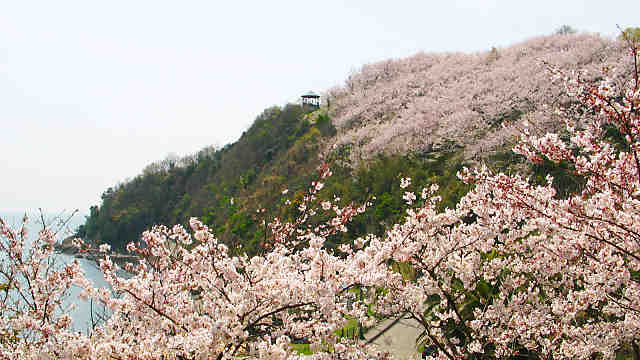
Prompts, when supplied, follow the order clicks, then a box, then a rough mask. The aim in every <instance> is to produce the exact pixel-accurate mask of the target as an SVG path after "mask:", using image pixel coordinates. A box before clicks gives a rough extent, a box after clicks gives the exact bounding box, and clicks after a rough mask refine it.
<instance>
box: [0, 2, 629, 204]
mask: <svg viewBox="0 0 640 360" xmlns="http://www.w3.org/2000/svg"><path fill="white" fill-rule="evenodd" d="M638 14H640V1H633V0H625V1H614V0H609V1H602V0H598V1H568V0H553V1H541V0H538V1H519V0H504V1H501V0H493V1H482V0H461V1H426V0H424V1H399V0H398V1H390V0H384V1H373V0H367V1H344V2H340V1H327V0H322V1H277V0H269V1H239V0H233V1H214V0H209V1H173V2H168V1H157V0H156V1H134V0H128V1H119V0H110V1H89V0H82V1H64V0H57V1H28V0H25V1H22V0H21V1H10V0H0V211H19V210H24V209H33V208H37V207H42V208H44V209H45V210H47V211H52V212H53V211H58V210H60V209H76V208H77V209H80V211H81V212H83V213H87V212H88V208H89V206H90V205H95V204H99V201H100V194H101V193H102V192H103V191H104V190H105V189H106V188H107V187H109V186H113V185H114V184H116V183H117V182H120V181H123V180H125V179H126V178H131V177H134V176H135V175H137V174H139V173H140V172H141V171H142V169H143V168H144V167H145V166H146V165H147V164H149V163H151V162H153V161H156V160H160V159H162V158H164V157H165V156H166V155H167V154H169V153H177V154H179V155H185V154H190V153H194V152H196V151H198V150H199V149H201V148H202V147H204V146H208V145H224V144H226V143H229V142H232V141H235V140H236V139H237V138H238V137H239V136H240V135H241V134H242V131H244V130H245V129H247V128H248V126H249V125H250V124H251V123H252V122H253V119H254V118H255V117H256V116H257V115H258V114H259V113H260V112H261V111H262V110H263V109H264V108H266V107H269V106H271V105H281V104H284V103H285V102H287V101H295V100H296V99H297V97H298V96H299V95H300V94H302V93H303V92H306V91H308V90H314V91H316V92H322V91H324V90H326V89H328V88H330V87H333V86H335V85H339V84H341V83H343V81H344V79H345V78H346V76H347V75H348V74H349V72H351V71H353V70H356V69H358V68H359V67H361V66H362V65H363V64H365V63H368V62H373V61H377V60H383V59H387V58H399V57H405V56H409V55H412V54H414V53H416V52H418V51H479V50H487V49H489V48H491V47H492V46H496V47H501V46H502V47H504V46H508V45H510V44H513V43H515V42H518V41H522V40H524V39H527V38H530V37H533V36H536V35H542V34H550V33H552V32H553V31H554V30H555V29H557V28H558V27H560V26H561V25H563V24H568V25H571V26H573V27H575V28H577V29H579V30H582V31H587V32H597V33H601V34H603V35H606V36H611V37H613V36H615V34H616V32H617V29H616V24H620V25H621V26H622V27H627V26H639V25H640V24H638V23H637V21H638ZM634 22H635V23H634Z"/></svg>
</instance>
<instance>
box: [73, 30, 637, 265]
mask: <svg viewBox="0 0 640 360" xmlns="http://www.w3.org/2000/svg"><path fill="white" fill-rule="evenodd" d="M544 61H546V62H548V63H550V64H553V65H554V66H556V67H559V68H561V69H563V70H566V71H570V70H572V69H575V68H577V67H579V68H581V69H589V70H592V71H593V74H585V75H583V76H588V77H595V76H597V74H598V73H599V71H600V69H601V68H602V66H603V65H604V64H608V65H609V66H611V67H612V70H611V71H612V72H613V73H614V74H615V73H616V72H623V71H625V70H628V69H630V66H629V64H628V62H629V61H630V59H629V57H628V56H627V53H626V51H625V50H624V46H623V45H622V44H619V43H618V42H615V41H611V40H607V39H604V38H601V37H598V36H595V35H570V36H567V35H564V36H561V35H555V36H547V37H539V38H535V39H532V40H529V41H526V42H523V43H521V44H517V45H514V46H512V47H509V48H505V49H492V50H491V51H487V52H481V53H474V54H462V53H450V54H424V53H423V54H417V55H415V56H412V57H410V58H406V59H398V60H389V61H383V62H379V63H374V64H370V65H366V66H364V67H363V68H362V69H361V70H360V71H358V72H356V73H354V74H352V75H351V76H350V77H349V78H348V79H347V80H346V82H345V84H344V86H340V87H337V88H334V89H332V90H330V91H329V92H328V93H327V95H326V98H327V100H328V103H329V106H328V108H327V107H324V108H323V109H321V110H320V111H318V112H316V113H314V114H312V115H310V116H305V114H304V113H303V112H302V109H301V108H300V106H298V105H293V104H290V105H287V106H284V107H272V108H269V109H266V110H265V111H264V112H263V113H262V114H261V115H259V116H258V117H257V118H256V120H255V122H254V123H253V125H252V126H251V127H250V128H249V129H248V130H247V131H246V132H245V133H243V135H242V136H241V138H240V139H239V140H238V141H237V142H235V143H233V144H229V145H227V146H225V147H223V148H221V149H212V148H206V149H203V150H202V151H200V152H199V153H197V154H195V155H194V156H190V157H185V158H182V159H172V158H168V159H165V160H163V161H160V162H157V163H154V164H151V165H150V166H148V167H147V168H146V169H145V170H144V172H143V173H142V174H140V175H138V176H136V177H135V178H134V179H133V180H131V181H128V182H126V183H123V184H120V185H118V186H116V187H114V188H109V189H107V190H106V191H105V192H104V193H103V195H102V204H101V205H100V206H93V207H92V208H91V211H90V216H88V218H87V221H86V224H85V225H84V226H81V227H80V228H79V229H78V235H80V236H83V237H86V238H88V239H90V240H92V241H95V242H106V243H110V244H111V245H112V247H113V248H115V249H120V250H122V249H123V248H124V246H125V245H126V243H127V242H129V241H132V240H135V239H136V238H137V236H139V234H140V233H141V232H142V231H144V230H145V229H147V228H149V227H151V226H152V225H154V224H161V223H162V224H174V223H183V224H184V223H186V221H187V220H188V218H189V217H191V216H196V217H199V218H201V219H202V221H203V222H204V223H206V224H208V225H209V226H210V228H211V229H213V231H214V233H215V234H216V235H217V236H218V237H219V238H220V239H222V240H223V241H225V242H226V243H227V244H229V245H231V246H232V248H235V249H237V250H238V251H247V252H250V253H255V252H259V251H260V249H261V242H262V241H263V240H264V239H265V238H266V237H267V236H268V234H267V229H266V227H265V226H263V225H262V220H263V219H266V220H267V221H269V220H271V219H272V218H274V217H279V218H284V219H291V218H293V217H294V216H295V215H296V213H297V206H298V204H299V202H300V200H301V199H302V196H303V192H304V190H305V188H306V186H308V184H309V183H310V181H311V180H312V179H313V178H314V176H315V168H316V167H317V166H318V165H319V164H320V162H321V161H328V162H329V163H330V164H331V166H332V169H333V172H334V176H333V177H332V178H331V179H330V180H329V181H328V182H327V184H326V186H325V189H324V190H323V191H322V192H321V195H320V196H321V197H322V196H325V197H329V196H330V195H329V194H338V195H339V196H340V197H341V201H342V202H344V203H348V202H355V203H362V202H364V201H367V200H371V199H373V197H374V196H375V197H376V198H375V201H373V205H372V207H371V208H370V209H369V210H367V212H366V213H365V214H364V216H362V217H360V218H358V220H357V221H355V222H354V223H353V224H351V228H350V232H349V233H350V237H351V238H353V237H356V236H358V235H360V234H365V233H369V232H372V233H379V232H381V231H383V230H384V228H385V224H389V223H391V222H393V221H395V220H397V219H398V217H401V216H402V214H403V211H402V208H403V204H402V202H401V200H400V199H401V197H402V195H401V191H400V190H401V189H400V188H399V187H398V184H399V179H400V177H402V176H410V177H412V178H413V179H414V182H415V183H426V182H436V183H439V184H440V185H441V189H442V190H441V191H442V195H443V197H444V198H445V202H444V205H443V206H451V205H453V204H455V202H456V200H457V199H458V198H459V197H460V196H461V195H462V194H463V193H464V192H465V191H466V188H465V187H464V186H463V185H462V184H461V183H459V182H458V181H456V180H455V174H456V171H457V170H458V169H460V167H461V166H462V165H463V164H465V163H477V162H480V161H484V162H489V163H490V164H491V165H492V166H495V167H499V168H506V167H510V166H512V165H513V164H514V161H516V162H517V158H514V157H513V156H510V155H509V151H508V149H509V147H510V144H512V143H513V140H514V139H515V138H516V137H517V135H518V131H519V129H520V128H521V126H522V122H523V121H524V120H526V121H528V122H529V123H530V124H532V125H533V128H534V129H535V130H536V131H538V132H542V131H546V130H550V129H558V128H559V126H560V125H561V124H562V119H561V118H559V117H557V116H551V115H550V114H552V111H553V109H554V108H556V107H558V106H560V107H563V108H566V109H569V108H570V105H571V102H569V101H568V100H567V98H566V97H564V96H562V95H561V94H562V93H563V92H564V89H563V87H562V86H561V82H560V81H551V79H550V78H551V74H550V72H549V71H547V69H546V65H545V64H544ZM574 115H575V120H577V121H578V123H579V113H575V114H574ZM541 119H545V120H544V121H542V120H541ZM536 170H540V169H532V171H534V173H536ZM544 170H545V171H548V170H552V169H549V168H546V169H544ZM540 173H542V171H540ZM558 181H563V179H562V178H560V179H559V180H558ZM571 184H572V181H565V184H564V185H562V186H564V187H567V186H568V185H571ZM285 189H287V190H288V192H287V194H286V196H284V195H283V190H285ZM258 211H259V213H258ZM343 241H348V239H346V238H342V237H341V236H336V237H335V238H333V239H332V241H331V242H330V245H331V244H333V245H335V244H338V243H340V242H343Z"/></svg>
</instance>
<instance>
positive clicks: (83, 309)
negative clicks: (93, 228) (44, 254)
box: [0, 211, 110, 333]
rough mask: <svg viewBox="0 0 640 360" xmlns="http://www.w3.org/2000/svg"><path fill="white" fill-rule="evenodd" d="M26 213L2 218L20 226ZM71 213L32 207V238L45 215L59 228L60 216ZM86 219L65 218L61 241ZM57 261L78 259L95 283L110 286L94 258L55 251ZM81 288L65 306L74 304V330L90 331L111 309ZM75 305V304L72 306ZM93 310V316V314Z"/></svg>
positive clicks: (73, 290) (0, 214)
mask: <svg viewBox="0 0 640 360" xmlns="http://www.w3.org/2000/svg"><path fill="white" fill-rule="evenodd" d="M24 215H25V213H17V212H0V218H2V219H3V221H4V222H5V223H6V224H8V225H10V226H12V227H13V228H14V229H16V228H19V226H20V225H21V224H22V218H23V217H24ZM70 215H71V214H70V213H65V212H60V213H56V214H51V213H47V214H44V215H43V216H42V217H41V216H40V214H39V212H38V211H31V212H28V213H27V216H28V218H29V221H28V223H27V229H28V234H29V235H28V238H29V239H30V240H31V241H33V239H35V238H36V237H37V234H38V231H39V230H40V229H42V218H44V222H45V224H46V225H47V226H48V227H50V228H51V227H53V228H56V229H57V228H59V227H60V225H61V224H60V219H64V220H66V219H67V218H69V216H70ZM84 221H85V217H84V215H78V214H76V215H74V216H72V217H70V218H69V220H68V221H66V222H65V225H64V226H63V228H62V229H59V230H60V231H59V234H58V237H59V239H58V241H62V239H64V238H65V237H67V236H69V235H70V234H71V233H72V232H73V231H74V230H75V229H76V228H77V227H78V226H79V225H81V224H83V223H84ZM0 241H2V242H5V241H6V239H3V238H0ZM55 258H56V263H57V264H68V263H71V262H73V261H74V260H77V261H78V263H80V266H81V267H82V269H83V270H84V272H85V276H86V277H87V278H88V279H90V280H92V281H93V285H94V287H96V288H102V287H105V288H110V286H109V284H108V283H107V282H106V281H105V280H104V277H103V276H102V272H101V271H100V269H99V267H98V265H97V264H96V263H95V262H94V261H91V260H87V259H82V258H76V257H74V256H72V255H67V254H55ZM0 260H1V261H2V262H4V261H6V257H5V256H3V254H0ZM2 280H3V279H2V278H1V277H0V282H2ZM80 291H81V290H80V289H79V288H77V287H72V288H71V290H70V293H69V296H68V298H67V299H66V302H65V303H64V304H65V307H68V308H73V309H72V310H71V311H69V313H70V315H71V318H72V319H73V322H72V326H73V328H74V330H76V331H80V332H85V333H89V332H90V331H91V328H92V323H98V324H99V323H100V319H102V318H104V317H106V316H108V312H107V310H106V309H104V307H102V306H100V305H99V304H97V303H96V302H93V303H92V302H90V301H85V300H82V299H80V298H79V296H78V295H79V294H80ZM71 305H73V306H71ZM92 313H93V316H92Z"/></svg>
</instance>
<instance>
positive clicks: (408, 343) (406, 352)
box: [365, 319, 422, 360]
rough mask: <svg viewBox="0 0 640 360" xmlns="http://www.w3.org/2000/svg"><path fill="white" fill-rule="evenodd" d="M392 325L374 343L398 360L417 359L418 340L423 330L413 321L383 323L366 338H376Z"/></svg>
mask: <svg viewBox="0 0 640 360" xmlns="http://www.w3.org/2000/svg"><path fill="white" fill-rule="evenodd" d="M394 322H395V324H393V323H394ZM390 325H392V326H391V328H390V329H389V330H387V331H386V332H384V333H383V334H381V335H380V336H379V337H378V338H377V339H375V340H374V341H373V343H374V344H376V345H378V347H379V349H380V350H383V351H388V352H389V353H390V354H392V355H393V357H394V358H396V359H403V360H404V359H415V358H416V356H417V355H418V352H417V350H416V339H417V338H418V335H420V333H421V332H422V330H421V328H420V326H419V325H418V322H416V321H415V320H413V319H401V320H399V321H397V322H396V319H388V320H385V321H382V322H381V323H379V324H378V326H376V327H375V328H374V329H371V330H369V331H367V333H366V334H365V338H366V339H367V340H369V339H371V338H374V337H376V336H377V335H378V334H380V332H382V331H383V330H384V329H386V328H387V327H389V326H390Z"/></svg>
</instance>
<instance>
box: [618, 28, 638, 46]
mask: <svg viewBox="0 0 640 360" xmlns="http://www.w3.org/2000/svg"><path fill="white" fill-rule="evenodd" d="M618 39H620V40H626V41H630V42H632V43H634V44H637V43H638V42H640V27H628V28H626V29H624V30H623V31H622V33H621V34H620V36H618Z"/></svg>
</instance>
